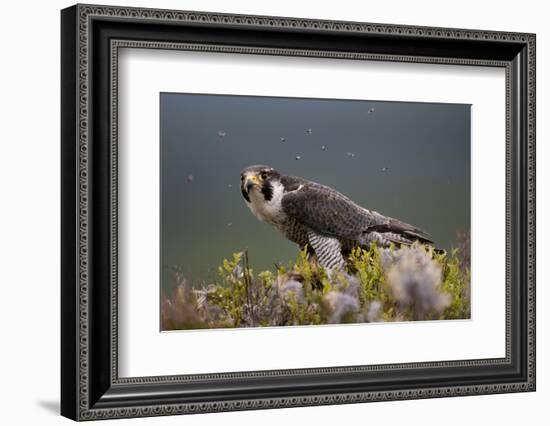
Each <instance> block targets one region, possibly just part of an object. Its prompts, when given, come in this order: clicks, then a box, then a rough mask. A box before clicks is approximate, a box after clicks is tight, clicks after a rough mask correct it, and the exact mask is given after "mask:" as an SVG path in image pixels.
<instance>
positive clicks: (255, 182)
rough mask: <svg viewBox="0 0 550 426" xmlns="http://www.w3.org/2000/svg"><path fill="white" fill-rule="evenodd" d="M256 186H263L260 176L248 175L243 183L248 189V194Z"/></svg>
mask: <svg viewBox="0 0 550 426" xmlns="http://www.w3.org/2000/svg"><path fill="white" fill-rule="evenodd" d="M254 186H257V187H260V186H262V184H261V182H260V179H259V178H258V175H246V176H245V178H244V183H243V187H244V188H246V192H250V190H251V189H252V188H253V187H254Z"/></svg>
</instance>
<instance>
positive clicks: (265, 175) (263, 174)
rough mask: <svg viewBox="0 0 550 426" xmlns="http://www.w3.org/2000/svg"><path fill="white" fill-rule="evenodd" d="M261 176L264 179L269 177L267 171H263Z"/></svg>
mask: <svg viewBox="0 0 550 426" xmlns="http://www.w3.org/2000/svg"><path fill="white" fill-rule="evenodd" d="M260 177H261V178H262V180H266V179H267V172H262V173H261V174H260Z"/></svg>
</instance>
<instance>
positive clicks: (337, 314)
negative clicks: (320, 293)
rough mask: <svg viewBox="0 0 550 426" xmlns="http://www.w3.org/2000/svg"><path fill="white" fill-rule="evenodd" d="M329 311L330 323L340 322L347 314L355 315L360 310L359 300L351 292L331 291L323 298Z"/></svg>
mask: <svg viewBox="0 0 550 426" xmlns="http://www.w3.org/2000/svg"><path fill="white" fill-rule="evenodd" d="M323 302H325V306H326V307H327V310H328V312H329V314H330V315H329V319H328V322H329V324H340V323H341V322H342V321H343V320H344V319H345V317H346V316H348V315H350V314H351V315H355V314H356V313H357V311H358V310H359V300H357V298H356V297H353V296H350V295H349V294H345V293H340V292H338V291H330V292H328V293H327V294H326V295H325V297H324V298H323Z"/></svg>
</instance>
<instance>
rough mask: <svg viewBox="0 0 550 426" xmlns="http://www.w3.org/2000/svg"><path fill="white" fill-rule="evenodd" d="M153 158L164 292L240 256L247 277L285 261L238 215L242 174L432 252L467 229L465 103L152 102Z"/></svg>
mask: <svg viewBox="0 0 550 426" xmlns="http://www.w3.org/2000/svg"><path fill="white" fill-rule="evenodd" d="M309 129H311V130H310V131H309ZM281 138H284V140H282V139H281ZM160 149H161V188H160V193H161V202H160V209H161V283H162V287H163V290H165V291H167V292H169V291H170V290H171V288H172V286H173V272H174V270H176V269H177V270H180V271H182V272H183V273H184V274H185V276H186V277H188V278H189V280H190V281H191V282H192V283H193V285H195V286H201V285H203V284H207V283H209V282H211V281H213V280H215V279H216V278H217V266H218V265H220V264H221V262H222V260H223V258H228V257H230V256H231V254H232V253H234V252H237V251H241V250H244V249H247V250H248V253H249V259H250V263H251V266H252V268H253V269H254V270H255V271H256V272H260V271H261V270H264V269H273V268H274V266H273V264H274V263H275V262H284V263H286V262H287V261H288V260H291V259H295V258H296V255H297V252H298V249H297V246H296V245H294V244H292V243H291V242H289V241H287V240H286V239H285V238H284V236H283V235H282V234H280V233H279V232H278V231H277V230H276V229H275V228H273V227H272V226H270V225H267V224H265V223H262V222H259V221H258V220H257V219H256V218H255V217H254V216H253V215H252V213H251V212H250V210H249V209H248V208H247V207H246V205H245V201H244V199H243V198H242V196H241V193H240V188H239V172H240V171H241V170H242V169H243V168H245V167H246V166H248V165H252V164H267V165H270V166H272V167H275V168H276V169H277V170H279V171H280V172H281V173H283V174H291V175H297V176H302V177H305V178H307V179H310V180H314V181H317V182H319V183H323V184H325V185H329V186H331V187H333V188H335V189H336V190H338V191H340V192H342V193H344V194H346V195H347V196H349V197H350V198H351V199H352V200H354V201H355V202H357V203H358V204H360V205H362V206H364V207H366V208H369V209H374V210H376V211H378V212H380V213H382V214H385V215H389V216H393V217H395V218H398V219H401V220H403V221H406V222H408V223H411V224H413V225H415V226H419V227H421V228H423V229H425V230H426V231H428V232H429V233H430V234H431V235H432V237H433V239H434V240H435V242H436V245H437V246H438V247H440V248H444V249H451V248H452V247H455V246H456V245H457V237H456V233H457V231H465V230H469V229H470V105H463V104H431V103H414V102H384V101H366V100H365V101H357V100H333V99H301V98H276V97H251V96H229V95H200V94H179V93H161V95H160Z"/></svg>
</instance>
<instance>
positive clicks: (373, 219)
mask: <svg viewBox="0 0 550 426" xmlns="http://www.w3.org/2000/svg"><path fill="white" fill-rule="evenodd" d="M282 207H283V210H284V212H285V213H286V214H287V215H288V216H290V217H293V218H294V219H296V220H297V221H298V222H300V223H301V224H303V225H305V226H307V227H308V228H310V229H311V230H313V231H314V232H315V233H317V234H319V235H324V236H327V237H335V238H346V239H350V240H356V239H357V238H358V237H359V236H360V235H362V234H364V233H371V232H376V233H380V234H384V235H386V236H388V237H389V236H391V235H392V234H393V235H397V236H402V237H403V238H404V239H406V240H410V242H412V241H414V240H419V241H421V242H425V243H432V241H431V239H430V236H429V235H428V234H427V233H426V232H424V231H422V230H421V229H419V228H416V227H414V226H412V225H409V224H408V223H405V222H401V221H400V220H397V219H393V218H390V217H386V216H383V215H381V214H380V213H378V212H375V211H372V210H367V209H365V208H363V207H361V206H358V205H357V204H355V203H354V202H353V201H352V200H350V199H349V198H348V197H346V196H345V195H343V194H341V193H339V192H338V191H335V190H334V189H332V188H330V187H328V186H324V185H320V184H318V183H314V182H307V183H304V184H302V185H301V186H300V187H299V189H296V190H294V191H290V192H288V193H286V194H285V195H284V196H283V199H282ZM406 240H405V241H403V240H401V241H400V243H406V242H407V241H406Z"/></svg>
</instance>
